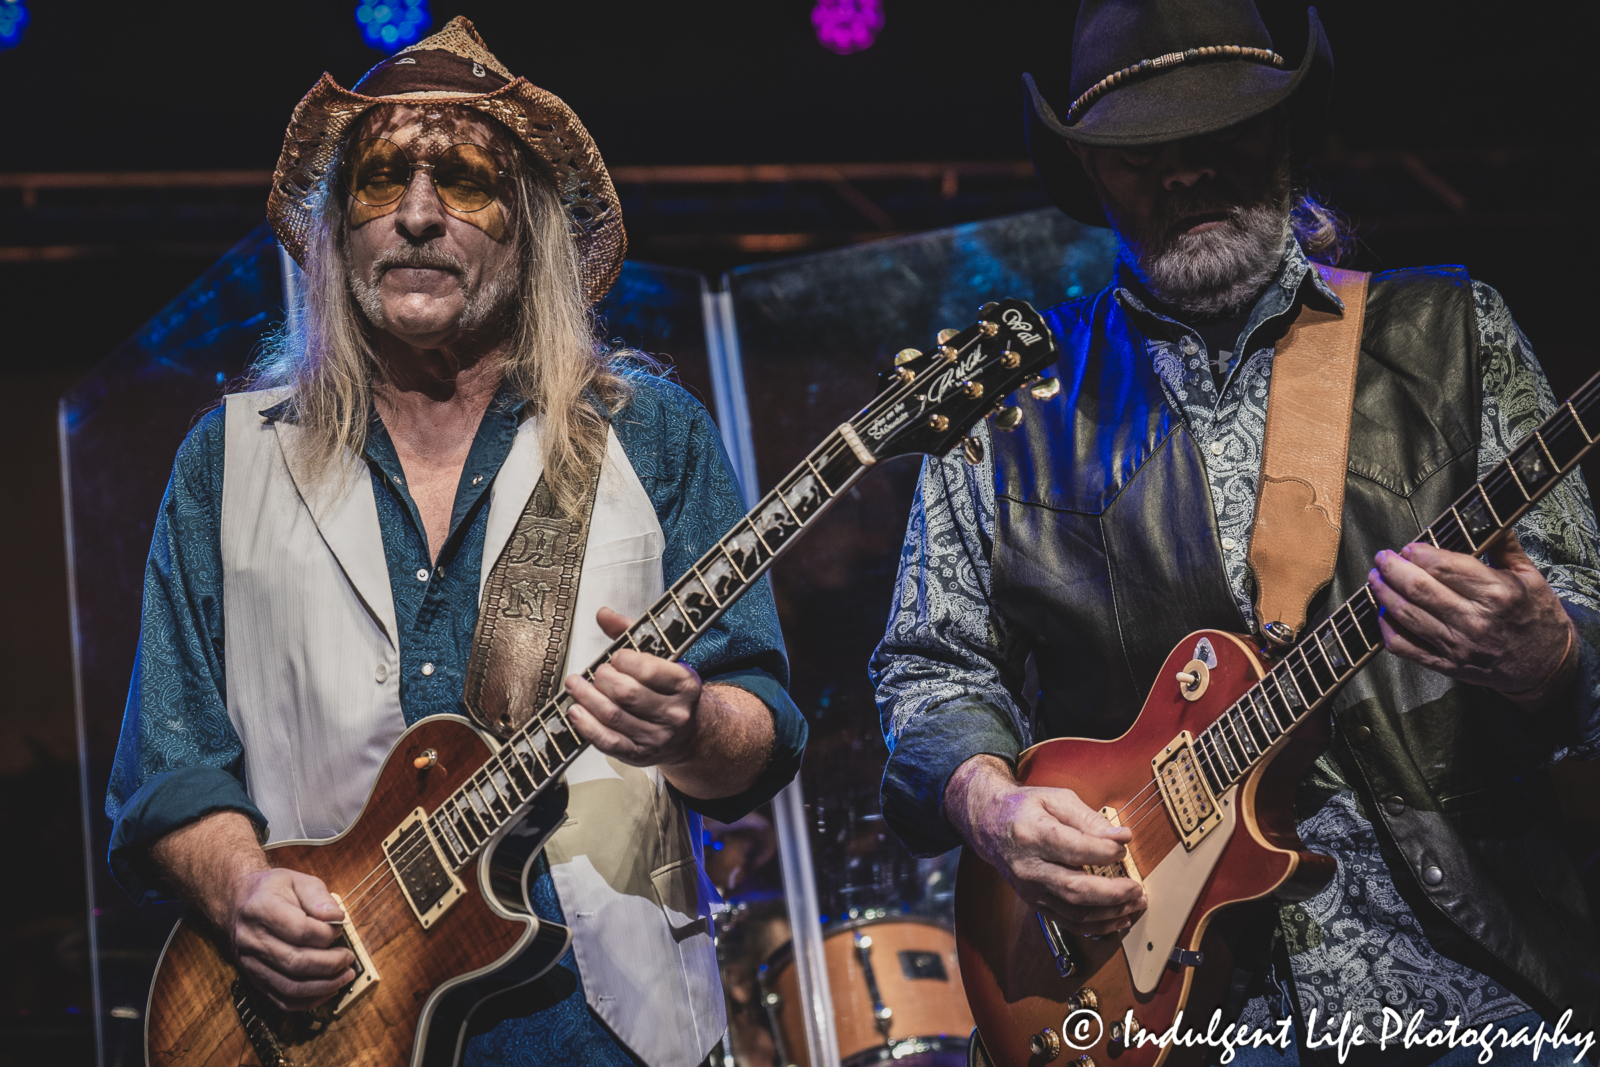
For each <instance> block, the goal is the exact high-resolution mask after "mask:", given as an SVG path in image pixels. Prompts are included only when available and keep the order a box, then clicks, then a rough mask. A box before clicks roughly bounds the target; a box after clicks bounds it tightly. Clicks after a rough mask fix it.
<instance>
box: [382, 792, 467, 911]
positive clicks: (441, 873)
mask: <svg viewBox="0 0 1600 1067" xmlns="http://www.w3.org/2000/svg"><path fill="white" fill-rule="evenodd" d="M383 856H384V859H386V860H388V861H389V869H390V870H392V871H393V872H394V879H395V881H396V882H397V883H399V885H400V892H401V893H403V894H405V898H406V903H407V904H410V905H411V910H412V912H413V913H414V914H415V915H416V917H417V921H418V922H420V923H421V924H422V928H423V929H424V930H426V929H427V928H428V927H430V926H432V925H433V924H434V923H435V922H436V921H438V918H439V916H441V915H443V914H444V913H445V912H446V911H449V910H450V905H452V904H454V903H455V902H456V901H458V900H460V899H461V898H462V897H464V896H466V894H467V887H466V886H465V885H463V884H462V882H461V879H459V878H457V877H456V874H455V871H453V870H451V868H450V861H449V860H447V859H445V856H444V851H443V850H442V849H441V848H440V847H439V842H438V841H437V840H435V838H434V836H433V830H432V828H431V827H429V826H428V813H427V812H425V811H423V810H422V809H421V808H417V809H416V810H415V811H413V812H412V813H411V814H410V815H408V816H406V821H405V822H403V823H401V824H400V828H399V829H398V830H396V831H395V832H394V833H392V834H390V835H389V836H388V837H386V838H384V839H383Z"/></svg>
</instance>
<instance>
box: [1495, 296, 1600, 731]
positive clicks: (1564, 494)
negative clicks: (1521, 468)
mask: <svg viewBox="0 0 1600 1067" xmlns="http://www.w3.org/2000/svg"><path fill="white" fill-rule="evenodd" d="M1473 299H1474V307H1475V310H1476V313H1477V325H1478V345H1479V354H1480V362H1481V365H1482V367H1483V416H1482V417H1483V426H1482V434H1481V437H1480V439H1479V445H1478V475H1479V477H1483V476H1484V475H1487V474H1488V473H1489V471H1490V470H1491V469H1492V468H1493V467H1494V466H1495V465H1496V464H1498V463H1500V462H1501V461H1502V460H1504V459H1505V458H1506V456H1507V455H1508V454H1509V453H1510V452H1511V450H1512V449H1514V448H1516V447H1517V445H1519V444H1521V443H1522V442H1523V441H1524V440H1526V439H1527V437H1528V435H1529V434H1530V433H1532V432H1533V431H1534V430H1535V429H1537V428H1538V426H1539V424H1540V423H1542V422H1543V421H1544V420H1545V419H1547V418H1549V417H1550V416H1551V415H1552V414H1554V412H1555V410H1556V396H1555V393H1554V392H1553V391H1552V390H1551V388H1550V382H1549V381H1548V380H1547V379H1546V378H1545V375H1544V370H1543V369H1542V368H1541V367H1540V366H1539V361H1538V360H1537V359H1536V358H1535V357H1534V354H1533V346H1532V345H1530V344H1529V343H1528V338H1527V337H1526V336H1525V335H1524V334H1523V332H1522V330H1521V328H1520V327H1518V326H1517V323H1516V320H1515V319H1513V318H1512V316H1511V311H1510V309H1509V308H1508V307H1507V306H1506V302H1505V299H1504V298H1503V297H1501V295H1500V294H1499V293H1498V292H1496V291H1495V290H1494V289H1492V288H1491V287H1489V286H1487V285H1485V284H1483V283H1482V282H1473ZM1515 529H1516V531H1517V540H1519V541H1520V542H1521V543H1522V547H1523V549H1524V550H1525V551H1526V552H1527V553H1528V558H1530V559H1531V560H1533V562H1534V564H1535V565H1536V566H1537V567H1538V568H1539V570H1540V571H1541V572H1543V574H1544V576H1545V579H1546V580H1547V581H1548V582H1549V583H1550V587H1551V588H1552V589H1554V590H1555V593H1556V596H1558V597H1560V598H1561V602H1562V606H1563V607H1565V608H1566V610H1567V614H1568V615H1569V616H1571V618H1572V621H1573V623H1574V626H1575V628H1576V630H1577V633H1578V636H1579V647H1578V671H1577V676H1576V678H1575V680H1574V682H1573V685H1572V687H1571V689H1570V690H1569V691H1568V692H1567V693H1566V694H1563V698H1562V699H1561V700H1559V701H1558V702H1557V703H1555V704H1554V705H1552V706H1550V707H1548V708H1546V709H1544V710H1543V711H1541V712H1540V713H1539V715H1540V717H1541V719H1542V720H1543V721H1542V723H1541V725H1542V726H1543V727H1544V734H1545V735H1546V737H1547V738H1548V743H1549V746H1550V752H1551V759H1552V760H1559V759H1562V758H1566V757H1572V758H1577V759H1595V758H1597V757H1600V527H1597V526H1596V523H1595V514H1594V505H1593V504H1592V503H1591V501H1590V498H1589V487H1588V485H1587V484H1586V483H1585V482H1584V480H1583V472H1582V470H1581V469H1580V470H1574V471H1573V472H1572V473H1570V474H1568V475H1567V476H1566V477H1565V478H1563V479H1562V480H1561V482H1560V483H1559V484H1558V485H1557V486H1556V487H1555V488H1554V489H1552V490H1551V491H1550V492H1549V493H1547V494H1545V496H1544V497H1543V498H1541V499H1540V501H1539V502H1538V503H1537V504H1535V505H1534V506H1533V507H1532V508H1530V509H1529V511H1528V513H1527V514H1526V515H1524V516H1523V517H1522V518H1521V519H1519V520H1517V522H1516V524H1515Z"/></svg>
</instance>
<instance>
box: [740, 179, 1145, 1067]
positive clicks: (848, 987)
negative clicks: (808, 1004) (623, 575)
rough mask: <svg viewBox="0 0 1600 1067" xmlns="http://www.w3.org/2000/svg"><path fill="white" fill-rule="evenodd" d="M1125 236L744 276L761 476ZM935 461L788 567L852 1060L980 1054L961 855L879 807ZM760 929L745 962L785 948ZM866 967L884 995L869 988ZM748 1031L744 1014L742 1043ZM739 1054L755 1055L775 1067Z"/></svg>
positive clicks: (812, 795) (826, 925)
mask: <svg viewBox="0 0 1600 1067" xmlns="http://www.w3.org/2000/svg"><path fill="white" fill-rule="evenodd" d="M1115 251H1116V250H1115V245H1114V243H1113V241H1112V239H1111V237H1110V235H1109V233H1108V231H1105V230H1101V229H1091V228H1087V227H1082V226H1079V225H1078V224H1077V223H1074V222H1072V221H1071V220H1069V219H1068V218H1066V217H1065V216H1064V215H1062V214H1061V213H1060V212H1058V211H1055V210H1053V209H1052V210H1046V211H1038V212H1030V213H1027V214H1022V215H1015V216H1010V217H1007V218H1002V219H995V220H991V221H987V222H980V223H973V224H969V225H964V226H958V227H954V228H951V229H946V230H937V231H933V232H930V233H925V234H919V235H916V236H911V237H904V238H898V239H894V240H889V241H882V242H877V243H874V244H868V245H858V246H855V247H851V248H845V249H840V250H836V251H830V252H825V253H819V254H816V255H810V256H804V257H800V258H796V259H790V260H784V261H780V262H774V263H765V264H760V265H756V266H751V267H742V268H739V269H737V270H734V271H733V272H731V273H730V274H729V275H728V276H727V277H726V279H725V288H726V290H727V294H726V295H725V297H724V299H725V300H727V301H730V302H731V311H732V315H731V318H732V320H733V322H734V323H736V338H735V339H734V341H735V343H736V351H737V353H738V354H739V355H740V356H741V357H742V369H743V379H744V386H745V391H746V393H747V397H748V410H749V425H750V427H751V434H752V437H753V443H754V453H755V462H756V468H757V472H758V478H759V483H760V487H761V489H762V490H766V489H768V488H770V487H771V486H772V485H774V484H775V483H776V482H777V481H778V479H780V478H781V477H782V476H783V475H784V474H786V473H788V471H789V470H791V469H792V468H793V467H794V466H795V465H797V464H798V463H800V461H801V460H802V459H803V457H804V456H805V455H806V453H807V452H808V451H810V449H811V448H812V447H814V446H815V445H816V444H817V443H818V442H819V441H821V440H822V439H823V437H825V436H826V435H827V434H828V433H829V432H830V431H832V430H833V429H834V428H836V427H837V426H838V425H839V424H840V423H841V422H843V421H844V420H845V419H846V418H848V417H849V416H851V415H853V414H854V413H855V412H856V411H858V410H860V408H861V407H862V406H863V405H865V404H866V403H867V402H868V401H869V400H871V399H872V397H873V396H874V395H875V394H876V393H877V386H876V375H877V374H878V372H880V371H882V370H884V369H886V368H887V367H888V366H889V365H890V364H891V361H892V357H893V354H894V353H895V352H897V351H898V350H900V349H902V348H906V347H916V348H921V349H927V348H929V347H931V346H932V345H933V344H934V343H935V342H934V335H935V334H936V333H937V331H938V330H939V329H941V328H943V327H954V328H957V329H960V328H963V327H965V326H967V325H969V324H970V323H971V322H973V321H974V320H976V318H977V317H978V308H979V306H980V305H982V304H983V303H984V302H986V301H989V300H995V299H1000V298H1003V297H1007V296H1011V297H1019V298H1022V299H1025V300H1028V301H1030V302H1032V303H1033V304H1034V305H1035V306H1037V307H1040V308H1043V307H1046V306H1049V305H1052V304H1056V303H1059V302H1060V301H1062V300H1064V299H1068V298H1071V297H1075V296H1078V295H1080V294H1082V293H1085V292H1092V291H1094V290H1096V289H1098V288H1100V287H1101V286H1103V285H1104V284H1105V283H1106V282H1107V281H1108V280H1109V278H1110V272H1111V265H1112V262H1113V260H1114V257H1115ZM730 347H732V346H730ZM917 471H918V466H917V464H916V463H915V462H913V461H912V460H909V459H907V460H901V461H899V462H896V463H892V464H888V465H886V469H884V470H875V471H873V472H871V473H870V474H869V475H868V476H867V477H866V478H864V479H863V480H862V481H861V482H859V483H857V485H856V486H855V488H853V489H852V490H851V491H850V492H849V493H848V494H847V495H846V497H845V498H844V499H842V500H840V501H839V502H838V503H837V504H836V505H835V506H834V508H833V510H832V512H831V513H830V514H829V515H828V516H827V517H825V518H824V519H823V520H822V522H821V523H820V525H819V528H818V529H817V530H816V531H815V532H814V533H813V534H811V535H810V536H809V537H807V538H806V539H804V540H803V541H801V542H800V543H799V544H798V545H797V546H796V547H795V548H794V549H793V551H792V552H791V553H790V554H789V555H788V556H787V557H785V559H784V560H783V561H782V562H780V563H779V564H778V565H777V567H776V568H775V569H774V571H773V585H774V589H775V592H776V594H777V599H778V608H779V611H780V613H781V614H782V618H783V629H784V638H785V641H786V642H787V644H788V650H789V660H790V664H791V667H792V670H793V683H792V685H791V691H792V693H793V695H794V697H795V700H796V702H797V703H798V704H799V706H800V708H801V710H802V711H803V712H804V713H805V714H806V717H807V719H808V720H809V721H810V724H811V740H810V744H809V748H808V750H807V753H806V759H805V764H804V766H803V768H802V771H801V782H802V790H803V793H804V797H805V805H806V817H807V818H806V822H807V826H808V829H809V836H810V845H811V852H812V858H813V863H814V866H815V871H816V882H817V886H816V890H817V901H818V907H819V911H820V914H819V915H818V919H819V920H820V923H821V924H822V927H823V932H824V935H825V942H824V949H823V953H822V955H823V957H824V959H825V961H826V962H825V967H826V971H827V974H828V984H829V987H830V990H831V996H832V1002H833V1009H834V1018H835V1023H836V1027H835V1029H836V1031H837V1034H838V1043H839V1049H838V1051H839V1054H840V1057H841V1058H842V1059H844V1060H846V1061H848V1060H849V1058H850V1057H851V1056H853V1055H860V1054H870V1053H871V1050H872V1049H873V1048H874V1046H882V1045H884V1044H892V1045H894V1046H896V1047H895V1048H894V1054H895V1056H896V1058H897V1059H904V1057H905V1056H907V1055H908V1054H909V1055H913V1056H922V1057H924V1059H923V1061H922V1062H924V1063H929V1064H931V1063H938V1062H945V1061H948V1060H949V1059H950V1058H952V1057H958V1058H959V1062H965V1060H964V1052H962V1051H961V1049H962V1048H963V1047H964V1039H965V1037H966V1036H967V1034H968V1032H969V1031H970V1028H971V1025H972V1023H971V1015H970V1014H969V1013H968V1012H967V1008H966V1001H965V998H964V996H962V994H961V992H960V987H959V981H958V976H957V974H956V973H955V960H954V949H955V941H954V937H953V936H952V935H951V934H949V932H948V926H949V924H950V921H951V918H950V909H951V900H952V892H953V878H954V862H953V860H954V854H951V855H949V856H945V857H939V858H935V859H923V860H918V859H915V858H913V857H912V856H911V855H910V854H909V853H908V852H907V851H906V850H905V849H904V848H903V847H902V846H901V845H900V843H899V842H898V841H897V840H896V839H895V838H894V837H893V835H892V834H891V833H889V831H888V830H887V829H886V827H885V826H884V822H883V815H882V812H881V809H880V807H879V803H878V792H879V781H880V779H881V777H882V773H883V763H884V759H885V758H886V755H887V752H886V750H885V748H884V744H883V739H882V734H881V732H880V730H879V725H878V716H877V708H876V704H875V702H874V699H873V692H872V688H871V686H870V684H869V683H868V680H867V660H868V657H869V656H870V654H871V652H872V649H873V648H874V646H876V644H877V642H878V640H879V639H880V638H881V637H882V634H883V629H884V625H885V622H886V620H887V617H888V610H889V605H890V600H891V593H892V586H893V582H894V577H895V572H896V567H897V564H898V560H899V556H900V546H901V542H902V538H903V535H904V532H905V522H906V516H907V514H908V510H909V506H910V501H911V496H912V493H913V490H914V488H915V484H916V478H917ZM736 904H737V905H739V906H745V904H744V902H743V901H737V902H736ZM745 910H746V912H747V913H749V912H751V911H753V910H754V909H753V907H746V908H745ZM738 914H739V908H738V907H736V909H735V912H734V915H735V917H737V915H738ZM752 918H753V916H752ZM735 925H736V924H735ZM862 938H868V939H869V944H867V945H865V946H864V945H863V944H862ZM755 940H757V941H760V942H761V943H760V944H759V945H753V946H751V949H750V950H749V951H748V952H746V953H745V955H746V956H747V957H748V956H754V955H755V954H757V952H758V951H759V950H764V949H766V948H767V943H766V941H763V940H762V939H760V938H756V939H755ZM870 942H875V943H876V944H877V948H876V949H873V948H872V945H871V943H870ZM908 952H909V953H910V955H908ZM929 952H932V953H935V954H937V955H938V956H939V957H940V960H939V964H938V966H936V965H935V963H933V962H931V961H928V962H927V966H928V968H929V970H930V973H929V975H927V976H925V978H931V979H933V980H920V979H915V978H913V976H912V970H914V969H915V968H910V969H908V968H909V966H910V965H908V964H907V962H906V961H907V960H908V959H913V960H915V959H923V958H924V957H925V955H926V953H929ZM791 959H792V950H789V949H781V950H779V951H777V952H775V953H773V954H772V955H770V956H769V957H768V958H767V960H766V961H765V962H766V964H767V966H766V967H765V970H764V972H762V979H761V980H762V981H763V982H764V983H765V988H770V989H773V990H781V991H784V992H786V991H787V990H788V989H790V988H792V987H793V979H792V977H787V975H788V972H789V971H790V970H791V969H792V968H791V963H790V961H791ZM874 960H875V961H876V962H873V961H874ZM868 966H870V967H871V968H872V969H873V971H874V972H875V974H874V976H873V978H874V981H875V984H876V986H877V988H878V992H879V994H880V996H879V998H878V999H880V1000H881V1001H882V1002H883V1003H882V1004H881V1005H880V1004H878V1003H876V1002H875V1001H874V998H873V996H872V995H871V993H870V992H869V990H870V989H871V988H872V987H873V985H874V982H869V981H868V975H867V971H866V967H868ZM728 970H729V968H728V966H727V964H726V963H725V966H724V974H725V976H726V975H727V974H728ZM934 972H937V973H934ZM938 974H943V975H944V976H945V977H944V981H942V982H941V981H939V980H938ZM896 997H898V998H900V999H899V1002H898V1003H896V1002H891V1001H893V1000H894V999H895V998H896ZM879 1007H887V1008H888V1009H890V1015H889V1017H888V1019H887V1020H876V1019H875V1018H874V1013H875V1011H876V1009H878V1008H879ZM772 1011H773V1014H774V1015H775V1016H776V1021H777V1023H778V1024H779V1025H778V1030H779V1031H780V1033H781V1034H799V1033H800V1032H801V1031H800V1029H799V1022H798V1019H797V1018H796V1011H797V1009H796V1008H795V1007H794V1006H793V1005H792V1004H790V1003H788V1002H787V1001H785V1000H782V999H780V1000H778V1001H777V1002H775V1003H773V1004H772ZM880 1021H882V1022H884V1023H885V1024H886V1025H887V1026H888V1029H889V1034H888V1035H887V1041H886V1039H885V1035H884V1034H883V1032H882V1026H880V1025H879V1022H880ZM941 1034H943V1035H946V1036H947V1037H948V1038H950V1039H953V1040H950V1041H948V1042H946V1044H945V1045H944V1052H943V1053H941V1052H940V1051H939V1048H938V1045H939V1042H938V1041H937V1040H929V1041H924V1042H922V1043H921V1044H919V1043H918V1039H937V1038H938V1037H939V1036H940V1035H941ZM738 1036H739V1031H738V1029H737V1027H736V1028H735V1030H734V1037H735V1052H736V1054H740V1053H742V1050H741V1049H740V1048H739V1047H738ZM787 1044H788V1045H789V1046H790V1047H788V1048H786V1049H785V1052H786V1059H785V1062H790V1063H798V1062H802V1060H801V1058H800V1054H803V1052H804V1049H803V1048H801V1049H798V1050H797V1049H796V1048H794V1047H792V1046H793V1045H794V1044H795V1042H794V1041H793V1040H790V1041H789V1042H787ZM919 1049H920V1050H921V1051H919ZM958 1054H959V1055H958ZM739 1058H740V1060H741V1063H744V1064H748V1065H750V1067H754V1065H755V1064H757V1063H760V1064H761V1067H767V1064H768V1063H770V1061H766V1060H759V1059H756V1058H753V1057H752V1058H748V1059H747V1058H745V1057H744V1056H743V1055H739Z"/></svg>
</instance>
